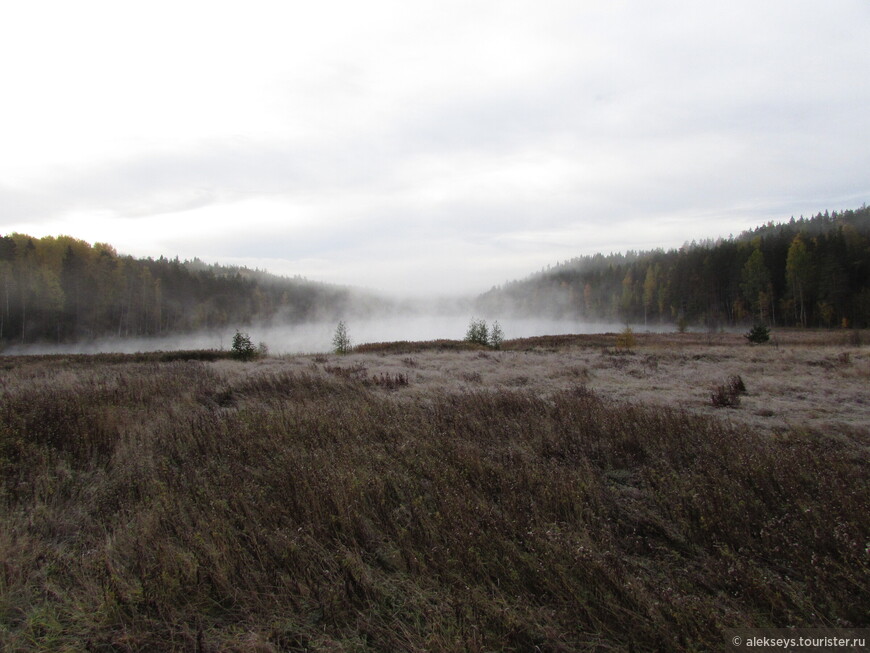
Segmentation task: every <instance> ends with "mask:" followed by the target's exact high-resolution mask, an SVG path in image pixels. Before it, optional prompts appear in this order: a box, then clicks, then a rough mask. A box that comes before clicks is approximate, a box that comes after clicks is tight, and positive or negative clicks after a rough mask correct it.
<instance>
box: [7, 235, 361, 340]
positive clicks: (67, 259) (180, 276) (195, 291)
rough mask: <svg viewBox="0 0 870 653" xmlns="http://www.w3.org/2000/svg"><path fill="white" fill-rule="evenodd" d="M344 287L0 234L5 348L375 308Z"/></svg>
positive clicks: (301, 318)
mask: <svg viewBox="0 0 870 653" xmlns="http://www.w3.org/2000/svg"><path fill="white" fill-rule="evenodd" d="M365 300H366V301H365V302H363V301H362V296H361V294H360V293H352V292H351V291H350V290H349V289H347V288H342V287H339V286H331V285H327V284H321V283H315V282H312V281H308V280H306V279H303V278H292V279H289V278H285V277H278V276H274V275H270V274H267V273H265V272H260V271H256V270H250V269H247V268H240V267H227V266H221V265H207V264H205V263H203V262H202V261H200V260H197V259H195V260H193V261H179V260H178V259H177V258H175V259H167V258H164V257H160V258H158V259H156V260H155V259H151V258H146V259H135V258H133V257H131V256H123V255H119V254H118V253H117V252H116V251H115V249H114V248H113V247H112V246H110V245H107V244H104V243H97V244H94V245H91V244H89V243H87V242H84V241H81V240H77V239H75V238H71V237H69V236H59V237H45V238H31V237H30V236H27V235H22V234H15V233H13V234H11V235H7V236H3V237H0V343H2V342H6V343H31V342H47V341H48V342H74V341H79V340H87V339H90V338H97V337H106V336H116V337H122V338H123V337H134V336H157V335H167V334H176V333H186V332H192V331H196V330H199V329H222V328H227V327H230V328H232V327H236V326H240V325H248V324H251V323H253V322H261V323H268V322H273V321H274V322H277V321H281V322H290V323H293V322H303V321H306V320H312V319H316V318H333V317H334V316H336V315H342V314H344V312H346V311H348V310H351V309H353V310H356V311H360V310H365V309H363V308H362V306H363V304H364V303H365V305H366V306H368V307H369V309H371V310H373V309H374V308H376V306H377V301H376V300H374V299H373V298H371V297H368V298H365Z"/></svg>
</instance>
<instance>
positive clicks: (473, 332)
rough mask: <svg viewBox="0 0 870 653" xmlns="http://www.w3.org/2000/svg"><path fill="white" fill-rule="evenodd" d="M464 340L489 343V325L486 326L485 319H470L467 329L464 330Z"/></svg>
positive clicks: (479, 343) (481, 343) (483, 343)
mask: <svg viewBox="0 0 870 653" xmlns="http://www.w3.org/2000/svg"><path fill="white" fill-rule="evenodd" d="M465 342H473V343H476V344H478V345H487V346H488V345H489V327H487V326H486V320H475V319H474V318H472V319H471V323H470V324H469V325H468V331H466V332H465Z"/></svg>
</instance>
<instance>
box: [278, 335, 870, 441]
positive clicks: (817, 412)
mask: <svg viewBox="0 0 870 653" xmlns="http://www.w3.org/2000/svg"><path fill="white" fill-rule="evenodd" d="M634 336H635V338H636V340H637V344H636V345H635V346H634V347H633V349H632V350H631V351H630V352H627V351H625V350H623V349H619V348H617V346H616V345H617V341H618V338H619V334H600V335H580V336H545V337H540V338H526V339H523V340H519V341H508V342H506V343H505V345H504V346H503V350H502V351H498V352H495V351H488V350H482V349H479V350H475V351H452V350H449V349H444V348H436V347H435V346H434V345H430V343H422V345H421V346H420V347H419V348H416V349H415V346H414V343H399V345H400V347H398V350H396V351H394V350H392V348H390V347H388V346H385V345H372V346H371V347H369V348H367V353H355V354H351V355H349V356H344V357H335V356H332V357H328V358H326V359H324V360H331V361H333V364H338V362H340V363H341V365H343V366H345V367H352V366H354V365H360V366H363V367H365V369H366V370H367V371H368V372H369V373H371V374H407V375H408V378H409V380H410V381H411V384H410V385H411V388H410V389H409V392H408V394H410V395H414V396H420V397H423V396H426V395H427V394H429V393H431V392H433V391H437V392H442V391H443V392H454V391H464V390H467V389H489V390H498V389H504V388H528V389H530V390H533V391H534V392H536V393H538V394H539V395H541V396H545V395H546V394H548V393H551V392H555V391H559V390H566V389H569V388H571V387H574V386H575V385H577V384H578V383H582V384H584V385H586V386H587V387H588V388H589V389H591V390H593V391H595V392H596V394H598V395H599V396H600V397H602V398H605V399H612V400H616V401H625V402H631V403H636V404H643V405H650V406H662V407H664V406H667V407H670V408H677V409H680V410H688V411H691V412H693V413H698V414H702V415H709V416H717V417H719V418H727V419H728V420H730V421H732V422H734V423H736V424H740V425H742V426H745V427H748V428H751V429H754V430H756V431H759V432H765V433H780V432H784V431H788V430H790V429H793V428H799V429H804V430H809V431H813V432H817V433H821V434H829V435H831V436H834V437H838V436H839V435H841V434H854V435H856V436H861V437H867V436H870V392H868V390H867V388H868V386H870V348H862V347H860V346H855V345H854V344H851V343H852V342H853V341H854V340H855V335H854V333H853V332H851V331H799V330H791V331H789V330H785V331H782V332H774V333H773V342H772V343H771V344H768V345H760V346H759V345H749V344H747V342H746V340H745V339H744V338H743V336H742V335H741V334H737V333H735V334H712V335H711V334H676V333H674V334H643V333H635V334H634ZM860 341H861V340H860V339H859V340H858V342H860ZM863 341H864V342H867V343H870V336H868V335H866V334H864V335H863ZM439 346H440V343H439ZM370 349H376V350H377V352H376V353H373V352H371V351H368V350H370ZM310 360H311V359H310V358H308V357H287V358H285V359H283V361H282V362H281V364H284V365H289V366H290V367H291V368H295V369H299V368H304V369H307V370H310V369H311V365H310ZM318 369H321V370H322V366H320V367H319V368H318V366H315V368H314V371H315V372H317V371H318ZM735 376H739V377H740V378H741V380H742V381H743V382H744V384H745V387H746V392H745V393H741V394H740V407H739V410H734V411H728V414H727V416H723V415H722V412H721V411H718V410H716V407H715V406H714V405H713V402H711V400H710V397H711V393H712V392H714V391H715V390H716V389H717V388H718V387H719V386H721V385H723V384H727V383H728V382H729V380H730V379H731V378H732V377H735ZM406 396H407V395H406Z"/></svg>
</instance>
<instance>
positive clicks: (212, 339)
mask: <svg viewBox="0 0 870 653" xmlns="http://www.w3.org/2000/svg"><path fill="white" fill-rule="evenodd" d="M476 317H478V318H480V319H485V320H486V321H487V323H488V324H490V325H491V324H492V323H493V322H495V321H498V322H499V324H500V325H501V327H502V330H503V331H504V336H505V339H507V340H510V339H511V338H526V337H531V336H542V335H562V334H572V333H607V332H619V331H622V330H623V329H624V328H625V325H624V324H616V323H602V322H584V321H580V320H576V319H573V320H571V319H562V320H555V319H536V318H506V319H499V318H491V317H489V316H486V315H482V316H476ZM470 320H471V317H470V316H469V315H468V314H467V313H463V314H461V315H460V314H434V315H431V314H417V315H397V316H391V317H369V318H349V319H347V320H346V321H345V324H346V326H347V330H348V335H349V336H350V339H351V345H360V344H364V343H373V342H392V341H399V340H409V341H420V340H438V339H449V340H462V339H463V338H464V337H465V333H466V331H467V330H468V325H469V322H470ZM337 324H338V322H337V320H331V321H326V320H321V321H316V322H308V323H303V324H285V325H269V326H265V325H262V326H256V325H254V326H250V327H242V328H240V329H239V330H240V331H243V332H245V333H247V334H248V335H249V336H250V338H251V340H252V341H253V342H254V344H259V343H264V344H265V345H266V346H267V347H268V348H269V352H270V353H271V354H275V355H280V354H305V353H323V352H329V351H331V350H332V338H333V335H334V334H335V328H336V326H337ZM633 328H634V329H635V331H637V332H642V331H647V330H649V331H660V330H672V329H673V326H667V325H665V326H657V327H645V326H642V325H641V326H637V325H633ZM235 330H236V329H235V328H227V329H224V330H209V331H202V332H198V333H194V334H186V335H176V336H167V337H154V338H103V339H97V340H93V341H89V342H83V343H73V344H58V345H51V344H39V345H36V344H34V345H11V346H9V347H7V348H6V349H5V350H4V351H3V352H2V353H3V354H4V355H26V354H96V353H128V354H131V353H136V352H145V351H173V350H187V349H229V348H230V347H231V346H232V338H233V334H234V333H235Z"/></svg>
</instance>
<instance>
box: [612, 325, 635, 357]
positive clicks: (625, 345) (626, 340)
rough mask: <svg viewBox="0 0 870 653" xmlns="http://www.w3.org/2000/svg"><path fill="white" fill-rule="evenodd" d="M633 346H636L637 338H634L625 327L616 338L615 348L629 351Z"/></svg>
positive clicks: (629, 328) (630, 330)
mask: <svg viewBox="0 0 870 653" xmlns="http://www.w3.org/2000/svg"><path fill="white" fill-rule="evenodd" d="M635 346H637V338H635V337H634V331H633V330H632V328H631V327H630V326H627V327H625V329H623V331H622V333H620V334H619V335H618V336H616V348H617V349H623V350H625V351H631V350H632V349H633V348H634V347H635Z"/></svg>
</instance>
